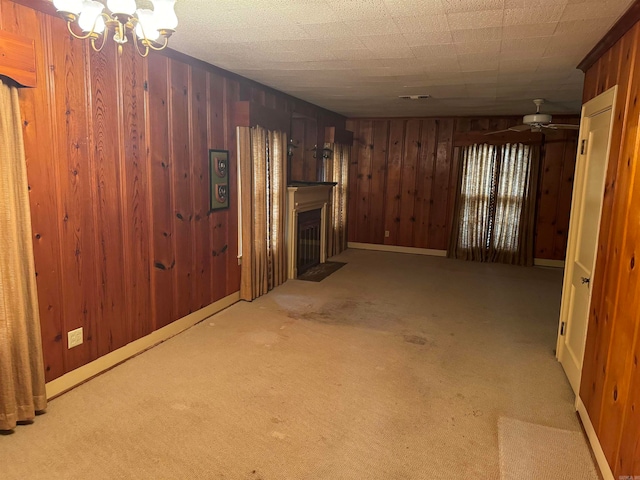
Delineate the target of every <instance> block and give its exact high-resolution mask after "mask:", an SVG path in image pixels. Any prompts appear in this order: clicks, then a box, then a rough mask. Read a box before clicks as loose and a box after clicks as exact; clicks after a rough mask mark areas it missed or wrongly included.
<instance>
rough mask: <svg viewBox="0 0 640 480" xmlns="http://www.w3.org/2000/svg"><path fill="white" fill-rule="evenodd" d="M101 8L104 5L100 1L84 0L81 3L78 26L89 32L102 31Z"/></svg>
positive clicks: (98, 32)
mask: <svg viewBox="0 0 640 480" xmlns="http://www.w3.org/2000/svg"><path fill="white" fill-rule="evenodd" d="M103 9H104V5H103V4H102V3H100V2H96V1H93V0H85V1H84V2H83V3H82V11H81V12H80V17H79V18H78V26H79V27H80V28H81V29H82V31H83V32H90V31H91V30H93V32H94V33H97V34H101V33H102V32H104V27H105V24H104V18H102V16H101V15H100V14H101V13H102V10H103ZM94 25H95V26H94Z"/></svg>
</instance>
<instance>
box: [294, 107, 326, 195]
mask: <svg viewBox="0 0 640 480" xmlns="http://www.w3.org/2000/svg"><path fill="white" fill-rule="evenodd" d="M323 134H324V129H323ZM291 140H293V144H294V145H295V146H296V148H294V149H293V157H292V159H291V169H290V172H288V173H289V180H292V181H293V180H301V181H304V182H314V181H317V180H320V179H319V178H318V161H317V159H316V158H315V157H314V153H315V151H314V150H313V148H314V147H315V146H316V145H322V144H323V143H318V141H319V132H318V122H317V121H316V120H315V119H314V118H300V117H294V118H292V119H291Z"/></svg>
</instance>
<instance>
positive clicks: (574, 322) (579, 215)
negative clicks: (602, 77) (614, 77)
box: [557, 87, 616, 395]
mask: <svg viewBox="0 0 640 480" xmlns="http://www.w3.org/2000/svg"><path fill="white" fill-rule="evenodd" d="M615 94H616V87H614V88H613V89H611V90H608V91H607V92H605V93H603V94H602V95H600V96H599V97H596V98H595V99H593V100H591V101H590V102H588V103H586V104H585V105H584V107H583V112H582V121H581V124H580V142H579V145H580V149H579V151H578V156H577V161H576V175H575V182H574V190H573V201H572V206H571V222H570V227H569V248H568V249H567V258H566V270H565V278H564V286H563V294H562V307H561V312H560V322H561V324H560V331H559V336H558V350H557V353H558V360H560V362H561V363H562V366H563V368H564V371H565V373H566V374H567V378H568V379H569V383H570V384H571V387H572V388H573V391H574V392H575V393H576V395H578V392H579V388H580V377H581V375H582V361H583V357H584V347H585V341H586V336H587V323H588V317H589V302H590V299H591V291H590V290H591V277H592V276H593V268H594V266H595V257H596V248H597V243H598V233H599V229H600V215H601V211H602V199H603V195H604V182H605V176H606V171H607V163H608V156H609V143H610V134H611V119H612V115H613V105H614V102H615Z"/></svg>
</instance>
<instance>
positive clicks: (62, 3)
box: [53, 0, 83, 15]
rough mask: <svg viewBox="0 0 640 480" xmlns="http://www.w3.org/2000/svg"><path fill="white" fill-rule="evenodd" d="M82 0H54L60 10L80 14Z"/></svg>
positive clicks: (54, 4)
mask: <svg viewBox="0 0 640 480" xmlns="http://www.w3.org/2000/svg"><path fill="white" fill-rule="evenodd" d="M82 3H83V2H82V0H53V6H54V7H56V8H57V9H58V11H59V12H67V13H73V14H74V15H78V14H79V13H80V12H81V11H82Z"/></svg>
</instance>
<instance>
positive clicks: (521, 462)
mask: <svg viewBox="0 0 640 480" xmlns="http://www.w3.org/2000/svg"><path fill="white" fill-rule="evenodd" d="M498 441H499V444H500V479H501V480H573V479H576V478H580V479H583V480H598V474H597V473H596V467H595V465H594V462H593V459H592V458H591V453H590V451H589V446H588V445H587V440H586V438H585V437H584V434H583V433H582V432H581V431H571V430H562V429H559V428H551V427H547V426H545V425H537V424H533V423H528V422H523V421H520V420H516V419H514V418H507V417H500V419H499V421H498Z"/></svg>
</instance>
